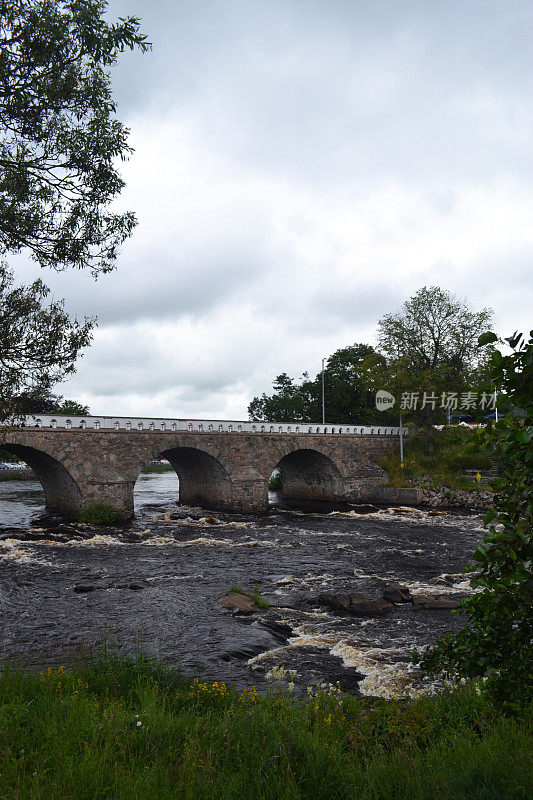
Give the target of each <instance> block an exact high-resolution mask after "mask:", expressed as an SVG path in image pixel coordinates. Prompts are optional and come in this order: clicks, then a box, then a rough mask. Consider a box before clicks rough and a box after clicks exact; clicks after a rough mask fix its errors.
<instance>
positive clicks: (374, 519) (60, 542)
mask: <svg viewBox="0 0 533 800" xmlns="http://www.w3.org/2000/svg"><path fill="white" fill-rule="evenodd" d="M176 496H177V478H176V476H175V475H173V474H171V473H165V474H162V475H143V476H141V477H140V479H139V481H138V482H137V486H136V496H135V506H136V518H135V520H134V521H133V522H131V523H130V524H127V525H124V526H120V527H118V526H117V527H109V528H104V529H102V528H96V527H93V526H89V525H82V524H66V523H62V522H61V521H59V520H54V519H51V518H49V517H46V516H45V515H44V506H43V497H42V492H41V491H40V486H39V484H37V483H33V482H24V483H22V482H21V483H18V482H10V483H0V581H1V583H0V586H1V594H0V639H1V646H2V653H3V654H4V658H9V659H10V660H13V661H15V662H24V663H26V664H30V665H32V666H38V667H42V666H46V665H48V664H60V663H63V664H67V663H69V662H71V661H72V660H74V659H75V658H77V657H79V656H80V655H83V654H86V653H87V652H89V651H91V649H92V648H97V647H98V646H100V645H101V643H102V642H103V641H104V640H105V641H107V642H108V644H110V645H111V646H113V647H119V648H122V649H125V650H126V651H129V652H133V651H135V650H137V649H142V650H144V651H145V652H146V651H147V652H149V653H152V654H155V655H157V656H160V657H164V658H166V659H168V660H169V661H171V662H172V663H174V664H176V665H179V666H181V667H182V669H183V670H184V671H185V672H187V673H189V674H193V675H201V676H202V677H205V678H207V679H208V680H209V679H210V680H225V681H228V682H231V683H233V684H235V685H237V686H239V687H246V686H248V687H249V686H252V685H255V686H257V687H262V686H265V685H267V684H268V682H269V680H271V679H272V677H273V673H272V670H273V668H275V667H278V668H279V667H280V666H281V665H283V667H284V668H285V669H286V676H287V677H288V676H289V672H288V671H289V670H295V671H296V673H295V675H294V683H295V691H296V692H305V690H306V687H307V686H308V685H310V684H320V683H323V682H326V683H336V682H337V681H339V682H340V684H341V686H342V687H343V688H345V689H346V690H349V691H362V692H364V693H367V694H381V695H384V696H389V695H391V694H400V695H402V694H409V693H412V692H415V691H419V690H420V689H423V688H424V687H425V686H426V685H427V684H426V683H425V682H424V681H423V680H422V679H421V678H420V676H419V675H418V674H417V671H416V670H415V669H414V667H413V666H412V665H411V664H410V663H409V655H410V653H411V651H412V650H413V648H414V647H415V646H416V647H419V648H420V647H423V646H425V645H426V644H428V643H430V642H432V641H433V640H434V638H435V636H436V635H437V634H439V633H442V632H444V631H447V630H456V629H458V627H460V625H461V624H463V623H462V620H461V618H460V617H458V615H456V614H450V612H448V611H415V610H414V607H413V605H412V604H404V605H398V606H395V607H394V608H393V610H392V611H391V612H389V613H388V614H386V615H385V616H383V617H374V618H360V617H354V616H343V615H340V614H336V613H334V612H332V611H331V610H328V609H327V608H325V607H323V606H321V605H319V604H317V601H316V598H317V596H318V595H319V594H320V592H323V591H335V592H337V591H338V592H341V591H348V592H354V591H357V592H362V593H363V594H366V595H368V596H369V597H379V596H380V595H381V589H382V586H383V583H384V582H385V581H388V580H393V579H394V580H399V581H401V582H403V583H405V584H406V585H407V586H409V587H410V589H411V592H412V593H425V592H427V593H431V594H437V593H442V594H448V595H450V594H453V595H454V596H456V597H461V596H464V594H465V593H468V591H469V585H468V582H467V581H466V580H465V578H464V576H463V575H461V570H462V569H463V568H464V566H465V565H466V564H467V563H468V562H469V559H470V556H471V554H472V552H473V550H474V548H475V547H476V545H477V544H478V543H479V541H480V540H481V538H482V528H481V525H482V522H481V518H480V517H478V516H474V515H458V514H454V515H452V514H445V515H443V514H437V515H432V514H431V512H421V511H417V510H414V509H412V510H404V511H399V510H397V509H396V510H393V509H389V510H386V509H383V510H378V509H367V510H365V509H353V508H352V509H350V508H349V507H345V508H344V509H343V510H342V511H340V512H338V511H337V512H335V511H334V512H331V510H323V511H321V512H319V513H316V512H314V513H309V512H308V513H304V512H302V511H296V510H288V509H283V508H281V507H276V506H273V507H272V509H271V511H270V513H269V514H268V515H264V516H253V515H247V516H245V515H236V514H226V513H224V514H222V513H216V514H214V519H213V517H206V511H205V510H201V509H198V508H186V507H183V506H178V504H177V503H176ZM256 584H257V586H258V588H259V591H260V593H261V594H262V595H263V596H264V597H266V598H267V599H268V600H269V602H270V607H269V609H267V610H265V611H263V610H260V609H258V610H257V611H256V612H255V613H253V614H252V615H246V616H245V615H240V614H233V613H231V612H230V611H227V610H224V609H223V608H221V607H220V606H219V605H218V604H217V602H216V601H217V599H218V598H220V597H221V596H222V595H224V594H225V593H226V592H227V591H228V590H229V588H230V587H231V586H232V585H240V586H241V587H243V588H245V589H247V590H249V591H251V590H253V588H254V586H255V585H256ZM276 673H277V674H278V675H279V669H278V670H276V669H274V675H275V674H276ZM289 679H290V678H289Z"/></svg>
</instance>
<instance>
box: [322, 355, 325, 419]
mask: <svg viewBox="0 0 533 800" xmlns="http://www.w3.org/2000/svg"><path fill="white" fill-rule="evenodd" d="M325 360H326V359H325V358H323V359H322V425H325V424H326V397H325V394H324V361H325Z"/></svg>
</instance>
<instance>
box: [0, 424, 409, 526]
mask: <svg viewBox="0 0 533 800" xmlns="http://www.w3.org/2000/svg"><path fill="white" fill-rule="evenodd" d="M117 423H118V424H117ZM398 433H399V429H397V428H390V427H389V428H385V427H381V428H379V427H377V426H375V427H374V428H370V427H360V426H357V428H354V427H353V426H349V427H346V426H338V425H336V426H331V425H327V426H323V425H320V426H317V425H308V424H305V425H304V424H302V423H299V424H292V425H287V424H280V423H250V422H223V423H222V422H219V421H216V420H215V421H199V420H192V421H190V420H174V421H172V420H140V419H126V418H120V417H83V418H76V417H72V418H68V419H67V418H63V417H57V418H53V417H41V418H38V419H34V418H32V419H29V420H26V422H25V424H24V425H21V426H18V427H14V428H11V429H10V430H8V431H7V432H6V433H5V434H4V435H3V439H4V441H3V442H2V444H1V447H3V448H5V449H6V450H8V451H9V452H11V453H13V454H14V455H16V456H18V457H19V458H20V459H22V460H23V461H25V462H26V463H27V464H28V465H29V466H30V467H31V468H32V469H33V471H34V472H35V474H36V475H37V477H38V478H39V480H40V482H41V484H42V486H43V489H44V493H45V499H46V506H47V508H48V509H49V510H50V511H55V512H59V513H61V514H64V515H66V516H73V515H74V514H76V512H77V511H78V510H79V509H80V508H82V507H83V506H84V505H86V504H89V503H93V502H100V503H106V504H108V505H109V506H111V507H112V508H114V509H117V510H118V511H119V512H120V514H121V516H122V517H123V518H124V519H129V518H131V517H132V516H133V488H134V485H135V481H136V480H137V478H138V476H139V473H140V472H141V470H142V468H143V467H144V466H145V465H146V463H147V462H148V461H151V460H154V459H159V458H165V459H167V460H168V461H169V462H170V463H171V464H172V466H173V467H174V469H175V470H176V473H177V474H178V477H179V500H180V502H182V503H185V504H187V505H201V506H204V507H206V508H211V509H224V510H230V511H242V512H262V511H266V510H267V508H268V480H269V478H270V475H271V474H272V471H273V470H274V469H275V468H276V467H277V468H279V469H280V470H281V474H282V483H283V496H284V498H285V499H289V500H299V499H302V500H315V499H318V500H339V499H342V500H350V501H364V500H365V499H366V498H367V497H368V496H370V495H371V493H372V489H373V488H374V487H376V486H379V485H380V484H382V483H383V482H384V481H385V480H386V474H385V473H384V471H383V470H382V469H381V468H380V467H379V466H378V465H377V461H378V460H379V459H380V457H382V456H383V455H385V454H386V453H388V452H390V451H391V450H393V449H397V448H398V446H399V443H398ZM404 433H406V431H404Z"/></svg>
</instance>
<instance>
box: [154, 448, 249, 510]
mask: <svg viewBox="0 0 533 800" xmlns="http://www.w3.org/2000/svg"><path fill="white" fill-rule="evenodd" d="M159 457H160V458H166V459H167V461H169V462H170V463H171V464H172V466H173V467H174V470H175V471H176V473H177V475H178V479H179V500H180V503H183V504H185V505H199V506H206V507H207V508H213V509H224V508H227V509H230V508H231V503H232V498H233V484H232V481H231V478H230V477H229V474H228V472H227V470H226V468H225V467H224V466H223V465H222V464H221V462H220V461H219V460H218V458H216V457H215V456H213V455H211V454H210V453H208V452H206V451H205V450H201V449H199V448H196V447H184V446H175V447H170V448H168V449H167V450H163V451H162V452H161V453H159Z"/></svg>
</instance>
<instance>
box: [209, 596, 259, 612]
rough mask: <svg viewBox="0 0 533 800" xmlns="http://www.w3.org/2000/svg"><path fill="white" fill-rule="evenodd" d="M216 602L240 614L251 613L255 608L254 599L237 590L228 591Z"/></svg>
mask: <svg viewBox="0 0 533 800" xmlns="http://www.w3.org/2000/svg"><path fill="white" fill-rule="evenodd" d="M217 603H218V604H219V606H222V608H229V609H231V610H232V611H237V612H240V613H241V614H251V612H252V611H254V610H255V609H256V608H257V606H256V604H255V601H254V600H252V598H251V597H248V596H247V595H245V594H240V593H239V592H229V594H226V595H224V597H221V598H220V599H219V600H217Z"/></svg>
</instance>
